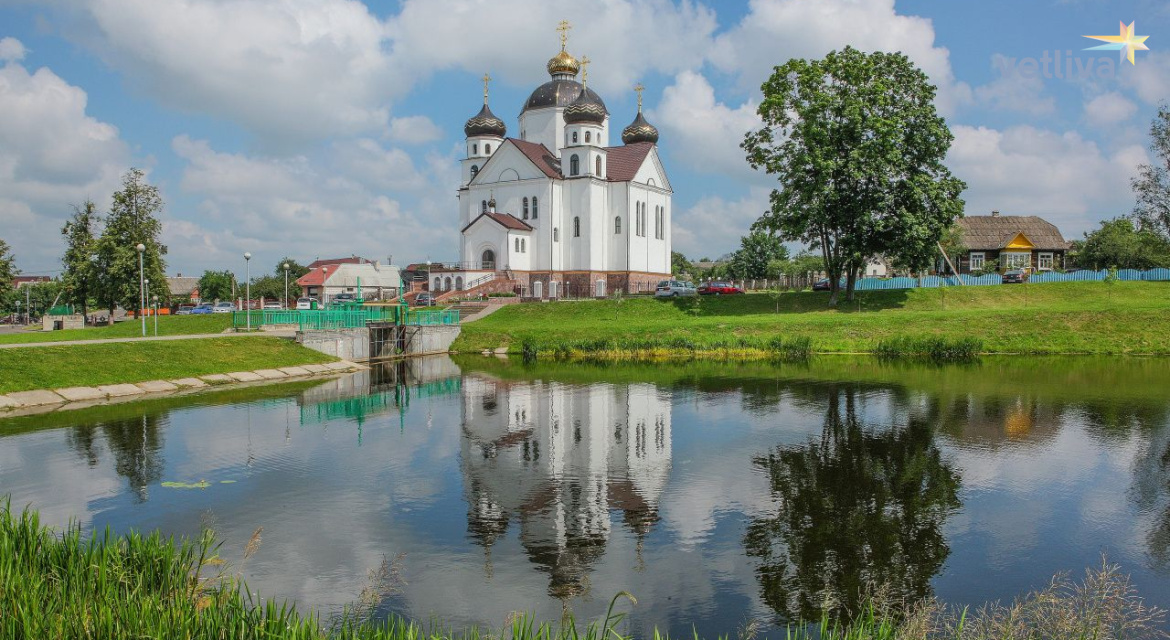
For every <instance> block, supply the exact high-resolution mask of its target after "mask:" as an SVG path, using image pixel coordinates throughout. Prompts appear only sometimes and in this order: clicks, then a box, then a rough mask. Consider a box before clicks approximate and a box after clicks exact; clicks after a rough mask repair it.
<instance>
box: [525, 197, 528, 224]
mask: <svg viewBox="0 0 1170 640" xmlns="http://www.w3.org/2000/svg"><path fill="white" fill-rule="evenodd" d="M524 219H525V220H527V219H528V198H524Z"/></svg>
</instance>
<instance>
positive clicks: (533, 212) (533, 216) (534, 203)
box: [532, 196, 539, 220]
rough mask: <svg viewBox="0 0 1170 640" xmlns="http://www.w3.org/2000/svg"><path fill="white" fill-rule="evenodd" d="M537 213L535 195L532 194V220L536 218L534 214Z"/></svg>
mask: <svg viewBox="0 0 1170 640" xmlns="http://www.w3.org/2000/svg"><path fill="white" fill-rule="evenodd" d="M538 213H539V210H538V209H537V208H536V196H532V219H533V220H535V219H536V214H538Z"/></svg>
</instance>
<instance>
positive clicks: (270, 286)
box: [199, 257, 309, 300]
mask: <svg viewBox="0 0 1170 640" xmlns="http://www.w3.org/2000/svg"><path fill="white" fill-rule="evenodd" d="M286 264H287V265H288V295H289V297H290V298H299V297H300V295H301V287H300V285H298V284H297V283H296V280H297V278H300V277H301V276H303V275H305V274H306V273H308V272H309V268H308V267H306V266H304V265H302V264H300V263H299V262H297V261H296V260H293V259H292V258H288V257H286V258H284V259H283V260H281V261H280V262H278V263H276V268H275V269H273V271H272V274H271V275H268V274H266V275H260V276H257V277H255V278H252V299H253V300H258V299H260V298H263V299H265V300H283V299H284V293H285V288H284V285H285V268H284V266H285V265H286ZM241 286H242V285H241V284H240V283H239V282H238V281H237V279H236V274H235V273H233V272H231V271H204V272H203V276H202V277H200V278H199V297H200V298H202V299H203V300H232V299H235V298H237V297H239V296H240V295H241V294H242V293H243V292H242V291H240V287H241Z"/></svg>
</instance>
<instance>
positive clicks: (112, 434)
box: [68, 413, 166, 502]
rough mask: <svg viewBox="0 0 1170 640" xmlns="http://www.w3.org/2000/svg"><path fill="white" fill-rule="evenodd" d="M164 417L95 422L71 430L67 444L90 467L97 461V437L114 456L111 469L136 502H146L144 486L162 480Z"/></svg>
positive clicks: (95, 464) (143, 416)
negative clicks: (132, 494)
mask: <svg viewBox="0 0 1170 640" xmlns="http://www.w3.org/2000/svg"><path fill="white" fill-rule="evenodd" d="M165 416H166V414H165V413H164V414H150V415H142V416H138V417H134V418H126V419H119V420H109V421H104V422H95V423H90V424H86V425H81V426H78V427H74V428H73V429H72V430H71V432H70V433H69V436H68V442H69V444H70V446H72V447H73V448H74V449H75V450H76V451H77V452H78V454H80V455H81V456H82V457H84V458H85V459H86V461H87V463H88V464H89V466H91V467H95V466H97V465H98V462H99V455H98V447H97V439H98V437H97V436H98V434H99V433H100V434H101V436H102V437H103V438H104V439H105V442H106V447H107V448H108V449H109V451H110V452H111V453H112V454H113V455H114V470H115V471H116V472H117V473H118V475H120V476H123V477H124V478H126V480H127V481H128V482H129V484H130V488H131V489H132V490H133V491H134V494H135V495H136V496H137V499H138V500H139V501H140V502H143V501H145V500H146V499H147V497H148V494H147V487H148V486H149V485H151V484H154V483H157V482H159V481H160V480H161V479H162V471H163V467H164V466H165V464H166V463H165V461H164V460H163V457H162V446H163V439H162V430H163V426H164V425H165Z"/></svg>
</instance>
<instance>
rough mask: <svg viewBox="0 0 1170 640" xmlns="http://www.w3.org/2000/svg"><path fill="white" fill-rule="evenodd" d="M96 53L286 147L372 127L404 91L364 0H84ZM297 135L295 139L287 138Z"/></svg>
mask: <svg viewBox="0 0 1170 640" xmlns="http://www.w3.org/2000/svg"><path fill="white" fill-rule="evenodd" d="M85 8H86V11H87V13H88V17H89V18H90V19H91V20H92V23H93V29H94V32H95V33H94V34H93V35H92V36H91V37H92V41H93V43H94V46H95V47H96V48H97V50H98V51H99V53H101V54H102V55H103V57H104V58H105V59H106V60H107V61H108V62H109V63H110V64H111V65H113V66H114V67H115V68H118V69H120V70H121V71H123V72H124V73H125V75H126V78H127V80H128V82H129V83H130V84H131V85H132V86H135V87H136V88H138V89H139V90H142V91H145V92H147V93H149V94H150V95H151V96H153V97H154V98H155V99H157V100H159V101H160V102H162V103H164V104H165V105H167V106H168V107H172V108H175V109H180V110H185V111H192V112H199V113H206V114H210V115H212V116H216V117H220V118H224V119H227V120H231V121H234V122H238V123H239V124H241V125H243V126H244V127H246V128H248V129H249V130H251V131H253V132H255V133H257V134H258V135H260V136H261V137H262V139H264V140H265V141H266V142H268V143H270V144H273V145H278V144H291V143H293V142H296V141H297V140H300V139H306V138H310V139H311V138H323V137H327V136H329V135H333V134H353V133H362V132H368V131H372V130H377V129H379V128H381V127H385V126H386V125H387V123H388V122H389V109H388V106H387V105H388V101H389V100H390V99H391V98H393V97H395V96H396V95H400V94H401V93H402V92H404V91H406V90H408V89H409V84H408V83H406V82H404V79H403V78H402V77H400V76H398V75H396V74H394V73H393V72H392V69H391V64H390V60H389V56H388V54H387V52H386V51H385V37H386V29H385V25H384V23H383V22H381V21H380V20H379V19H378V18H377V17H375V16H373V15H371V14H370V11H369V9H368V8H367V7H366V5H364V4H363V3H361V2H358V1H357V0H243V1H241V2H220V1H218V0H87V1H86V3H85ZM290 137H291V138H293V140H289V138H290Z"/></svg>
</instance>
